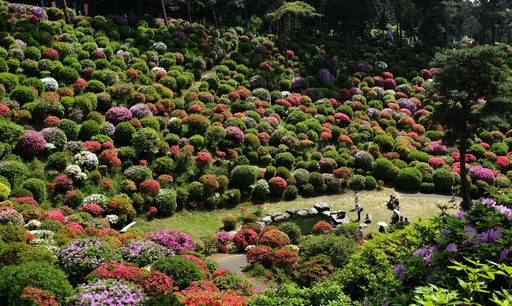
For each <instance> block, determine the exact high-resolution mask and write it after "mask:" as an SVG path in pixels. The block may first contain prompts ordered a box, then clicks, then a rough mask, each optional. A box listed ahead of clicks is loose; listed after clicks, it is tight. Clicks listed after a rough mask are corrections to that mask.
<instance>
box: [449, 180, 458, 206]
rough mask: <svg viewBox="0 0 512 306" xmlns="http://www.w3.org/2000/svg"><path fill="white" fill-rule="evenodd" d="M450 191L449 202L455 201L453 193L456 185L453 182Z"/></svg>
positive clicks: (455, 190)
mask: <svg viewBox="0 0 512 306" xmlns="http://www.w3.org/2000/svg"><path fill="white" fill-rule="evenodd" d="M450 192H451V193H452V198H451V199H450V202H455V194H456V193H457V187H456V185H455V184H453V185H452V187H451V189H450Z"/></svg>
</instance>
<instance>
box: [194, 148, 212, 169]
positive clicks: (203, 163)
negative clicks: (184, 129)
mask: <svg viewBox="0 0 512 306" xmlns="http://www.w3.org/2000/svg"><path fill="white" fill-rule="evenodd" d="M211 162H212V155H211V154H210V153H208V152H199V153H198V154H197V156H196V167H198V168H199V169H204V168H206V167H208V165H210V163H211Z"/></svg>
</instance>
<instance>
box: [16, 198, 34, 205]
mask: <svg viewBox="0 0 512 306" xmlns="http://www.w3.org/2000/svg"><path fill="white" fill-rule="evenodd" d="M14 202H16V203H18V204H21V205H23V204H30V205H32V206H39V205H38V204H37V201H36V200H34V198H33V197H20V198H16V199H14Z"/></svg>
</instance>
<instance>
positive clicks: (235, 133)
mask: <svg viewBox="0 0 512 306" xmlns="http://www.w3.org/2000/svg"><path fill="white" fill-rule="evenodd" d="M226 137H227V138H229V139H233V140H236V141H238V142H239V143H244V132H243V131H242V130H241V129H239V128H238V127H236V126H228V127H227V128H226Z"/></svg>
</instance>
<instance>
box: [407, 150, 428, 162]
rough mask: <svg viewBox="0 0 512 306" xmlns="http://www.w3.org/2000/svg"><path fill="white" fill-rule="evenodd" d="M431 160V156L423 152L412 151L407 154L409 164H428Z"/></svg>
mask: <svg viewBox="0 0 512 306" xmlns="http://www.w3.org/2000/svg"><path fill="white" fill-rule="evenodd" d="M429 160H430V155H429V154H428V153H426V152H423V151H412V152H410V153H409V154H407V162H409V163H410V162H413V161H419V162H423V163H428V161H429Z"/></svg>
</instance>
